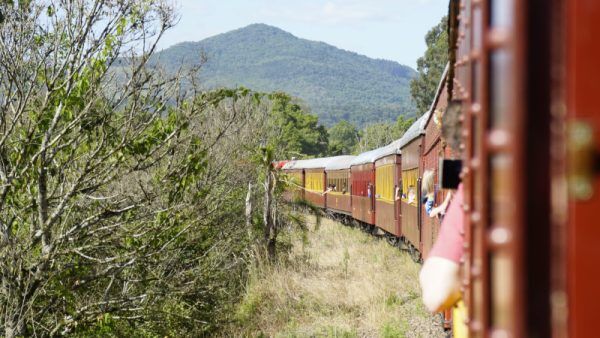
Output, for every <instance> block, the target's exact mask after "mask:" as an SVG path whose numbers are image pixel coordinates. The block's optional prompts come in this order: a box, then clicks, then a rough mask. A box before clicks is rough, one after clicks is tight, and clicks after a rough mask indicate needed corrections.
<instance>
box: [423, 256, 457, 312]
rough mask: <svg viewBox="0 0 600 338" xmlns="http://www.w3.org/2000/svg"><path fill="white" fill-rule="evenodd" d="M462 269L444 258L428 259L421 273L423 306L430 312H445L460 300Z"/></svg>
mask: <svg viewBox="0 0 600 338" xmlns="http://www.w3.org/2000/svg"><path fill="white" fill-rule="evenodd" d="M459 270H460V267H459V265H458V264H457V263H456V262H454V261H452V260H449V259H446V258H442V257H430V258H427V260H426V261H425V263H424V264H423V268H421V272H420V273H419V282H420V283H421V289H422V291H423V304H425V307H426V308H427V310H429V311H430V312H439V311H443V310H445V309H447V308H449V307H451V306H452V305H454V303H456V301H458V300H459V299H460V275H459Z"/></svg>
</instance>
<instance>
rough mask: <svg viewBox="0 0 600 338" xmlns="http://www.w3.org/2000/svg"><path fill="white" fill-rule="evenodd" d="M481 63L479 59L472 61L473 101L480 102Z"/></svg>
mask: <svg viewBox="0 0 600 338" xmlns="http://www.w3.org/2000/svg"><path fill="white" fill-rule="evenodd" d="M480 68H481V64H480V63H479V62H478V61H473V62H472V63H471V88H472V90H471V101H472V102H478V101H479V94H480V93H479V90H480V87H479V73H480Z"/></svg>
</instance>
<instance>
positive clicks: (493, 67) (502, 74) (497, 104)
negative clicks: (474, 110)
mask: <svg viewBox="0 0 600 338" xmlns="http://www.w3.org/2000/svg"><path fill="white" fill-rule="evenodd" d="M510 62H511V60H510V55H509V54H508V52H506V51H504V50H498V51H495V52H493V53H491V56H490V74H489V78H490V84H489V91H490V92H489V100H490V102H489V107H490V108H489V110H490V118H489V123H490V128H494V129H495V128H502V127H504V126H505V123H506V120H507V118H506V116H505V115H506V111H507V110H506V106H507V105H508V104H510V102H509V101H508V100H509V94H508V90H509V88H510V86H511V84H510V80H511V78H510V75H509V73H510V72H509V69H508V68H509V66H510Z"/></svg>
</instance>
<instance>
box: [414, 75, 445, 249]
mask: <svg viewBox="0 0 600 338" xmlns="http://www.w3.org/2000/svg"><path fill="white" fill-rule="evenodd" d="M447 72H448V68H446V70H445V71H444V74H443V76H442V79H441V80H440V84H439V86H438V89H437V92H436V96H435V98H434V100H433V102H432V104H431V109H430V110H429V112H430V113H429V117H428V118H427V120H426V121H425V136H424V138H423V146H422V148H423V151H422V157H421V161H422V167H423V172H425V171H427V170H431V171H433V172H434V173H435V175H434V178H435V205H440V204H442V202H443V201H444V198H445V197H446V194H447V193H448V192H446V191H443V190H441V189H440V185H439V179H438V174H439V173H438V171H439V162H440V160H442V159H443V158H444V157H445V153H446V152H447V151H448V152H449V147H448V148H447V149H448V150H447V149H446V147H445V146H444V145H443V144H442V139H441V119H442V115H443V113H444V110H445V109H446V107H447V105H448V94H447V87H446V75H447ZM421 220H422V221H421V229H422V231H421V241H422V243H423V245H422V251H421V254H422V255H423V257H427V256H428V255H429V251H430V250H431V248H432V247H433V243H435V240H436V239H437V235H438V233H439V229H440V225H441V224H440V223H441V222H440V219H439V218H437V217H434V218H431V217H429V216H428V215H427V213H426V212H425V208H421Z"/></svg>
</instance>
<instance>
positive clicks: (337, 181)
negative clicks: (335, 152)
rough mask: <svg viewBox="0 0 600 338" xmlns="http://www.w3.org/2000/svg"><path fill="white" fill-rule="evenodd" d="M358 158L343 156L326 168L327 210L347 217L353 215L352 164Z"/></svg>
mask: <svg viewBox="0 0 600 338" xmlns="http://www.w3.org/2000/svg"><path fill="white" fill-rule="evenodd" d="M355 157H356V156H341V157H338V158H336V159H335V160H333V161H331V162H330V163H329V164H328V165H327V166H326V167H325V174H326V175H327V187H331V188H332V189H331V191H330V192H329V193H327V194H326V196H325V198H326V200H327V203H326V204H327V209H329V210H331V211H333V212H336V213H341V214H345V215H352V192H351V191H350V185H351V181H350V163H351V162H352V161H353V160H354V158H355Z"/></svg>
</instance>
